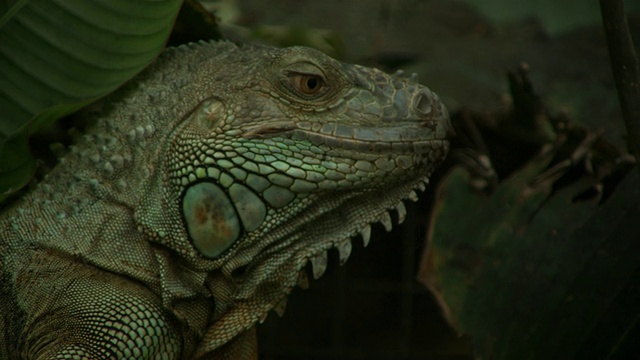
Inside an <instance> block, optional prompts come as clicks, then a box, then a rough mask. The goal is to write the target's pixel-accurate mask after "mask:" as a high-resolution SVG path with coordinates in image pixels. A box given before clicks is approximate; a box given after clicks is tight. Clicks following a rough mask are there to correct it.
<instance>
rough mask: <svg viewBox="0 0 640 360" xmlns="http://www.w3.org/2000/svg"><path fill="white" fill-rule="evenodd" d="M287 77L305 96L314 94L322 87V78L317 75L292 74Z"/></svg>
mask: <svg viewBox="0 0 640 360" xmlns="http://www.w3.org/2000/svg"><path fill="white" fill-rule="evenodd" d="M289 79H290V81H291V84H292V85H293V87H294V88H295V89H296V90H297V91H298V92H300V93H301V94H302V95H305V96H313V95H316V94H318V93H319V92H320V90H322V88H323V87H324V80H323V79H322V77H320V76H318V75H310V74H292V75H290V77H289Z"/></svg>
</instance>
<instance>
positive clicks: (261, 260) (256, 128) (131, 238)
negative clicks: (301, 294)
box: [0, 43, 449, 359]
mask: <svg viewBox="0 0 640 360" xmlns="http://www.w3.org/2000/svg"><path fill="white" fill-rule="evenodd" d="M83 116H84V117H85V118H88V119H91V120H95V121H93V124H92V125H91V126H90V127H89V128H88V130H87V132H86V135H83V136H82V137H81V138H80V139H78V141H77V143H76V144H75V145H73V146H72V147H71V148H70V150H69V152H68V154H66V155H65V156H64V157H63V158H62V159H60V164H59V165H58V166H56V167H55V168H54V169H53V170H52V171H51V173H49V174H48V175H47V177H46V178H45V179H44V180H43V181H42V182H41V183H40V184H38V185H37V186H36V188H35V189H34V190H33V191H31V192H30V193H29V194H27V195H25V196H24V197H23V198H21V199H20V200H19V201H17V202H16V203H14V204H12V206H11V207H10V208H9V209H7V210H6V211H5V212H4V213H3V214H2V217H1V218H0V222H1V224H0V254H1V257H0V266H1V267H0V276H1V281H2V282H1V284H0V358H3V359H4V358H11V359H13V358H28V359H64V358H90V359H111V358H135V359H191V358H215V359H236V358H251V357H254V356H255V346H254V345H255V338H254V331H253V327H254V325H255V323H256V322H257V321H260V320H261V319H263V318H264V317H265V316H266V314H267V312H268V311H269V310H271V309H275V310H276V311H282V310H283V308H284V301H285V300H286V296H287V294H288V293H289V292H290V291H291V290H292V288H293V287H294V286H295V285H296V284H303V283H304V282H305V279H306V278H305V275H304V274H305V270H304V269H303V267H304V266H305V265H306V264H307V263H308V262H311V263H312V265H313V270H312V273H313V276H314V277H318V276H320V275H321V274H322V272H323V271H324V268H325V266H326V250H327V249H329V248H331V247H337V248H338V250H339V253H340V259H341V261H346V259H347V258H348V256H349V253H350V250H351V242H350V241H351V240H350V238H351V237H352V236H354V235H356V234H358V233H360V234H362V236H363V237H364V239H365V242H367V241H368V238H369V234H370V227H369V224H370V223H373V222H378V221H381V222H382V223H383V224H384V225H385V226H387V227H389V226H391V225H390V218H389V214H388V209H393V208H395V209H397V210H398V211H399V213H400V217H403V216H404V206H403V205H402V200H403V199H405V198H411V199H413V198H415V196H416V195H415V192H414V191H413V189H414V188H423V187H424V185H425V183H426V182H427V181H428V176H429V175H430V173H431V171H432V170H433V168H434V167H435V166H436V165H437V164H438V163H439V162H441V161H442V160H443V159H444V157H445V154H446V151H447V148H448V142H447V141H445V140H444V139H445V138H446V136H447V132H448V130H449V121H448V117H447V113H446V110H445V108H444V107H443V105H442V104H441V103H440V101H439V100H438V98H437V96H436V95H434V94H433V93H431V92H430V91H429V90H428V89H427V88H425V87H423V86H421V85H419V84H417V83H416V82H415V81H414V80H410V79H407V78H405V77H402V76H401V75H395V76H389V75H386V74H384V73H382V72H380V71H378V70H375V69H369V68H364V67H360V66H357V65H348V64H342V63H340V62H337V61H335V60H333V59H331V58H329V57H327V56H326V55H324V54H321V53H319V52H317V51H315V50H311V49H307V48H288V49H274V48H267V47H254V46H244V47H240V48H238V47H236V46H235V45H232V44H230V43H210V44H198V45H190V46H185V47H181V48H177V49H172V50H169V51H167V52H166V53H165V54H164V55H163V56H162V57H161V58H160V59H159V60H158V61H157V62H156V63H155V64H154V65H152V66H151V67H150V68H149V69H148V70H146V71H145V72H144V73H143V74H141V75H140V76H138V77H137V78H136V79H134V80H133V81H132V82H131V83H130V84H128V85H127V86H125V88H123V89H121V90H120V91H118V92H117V93H116V94H114V95H113V96H111V97H110V98H108V99H106V100H105V101H103V102H102V103H101V104H99V105H96V106H94V107H93V108H92V109H90V110H87V111H85V113H84V114H83ZM74 356H77V357H74Z"/></svg>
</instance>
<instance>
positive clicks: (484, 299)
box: [421, 156, 640, 359]
mask: <svg viewBox="0 0 640 360" xmlns="http://www.w3.org/2000/svg"><path fill="white" fill-rule="evenodd" d="M547 160H548V157H546V156H541V157H539V158H537V159H535V160H534V161H532V162H531V163H529V164H527V165H526V166H525V167H523V168H522V169H521V170H520V171H518V172H516V173H515V174H514V175H513V176H512V177H511V178H509V179H507V180H506V181H505V182H503V183H501V184H500V186H499V187H498V188H497V189H496V191H495V192H494V193H493V194H491V196H487V195H485V194H481V193H478V192H477V191H475V190H474V189H473V188H472V186H471V182H470V176H469V174H468V173H467V172H466V171H465V170H463V169H461V168H458V169H456V170H454V171H453V172H452V173H451V174H450V175H448V176H447V177H446V179H445V180H444V181H443V182H442V183H441V186H440V188H439V189H438V200H437V206H436V209H435V214H434V222H433V226H434V228H433V230H432V234H431V238H430V249H431V254H430V260H429V262H430V265H429V267H430V269H429V270H430V271H429V273H426V274H424V273H423V274H421V278H422V279H423V281H426V282H427V285H428V286H429V287H430V288H431V289H432V290H435V295H436V297H437V298H438V299H439V300H440V301H441V303H442V304H443V305H444V306H445V310H446V312H447V313H448V314H449V317H450V320H451V322H452V323H453V324H455V326H456V327H457V328H458V329H459V330H460V331H463V332H466V333H468V334H470V335H471V336H472V338H473V339H474V345H475V347H476V348H477V350H478V353H479V354H480V355H481V356H482V357H483V358H491V359H551V358H554V359H573V358H597V359H607V358H616V357H617V358H625V356H627V355H630V354H632V353H633V352H634V351H638V345H637V343H636V342H634V339H633V335H634V334H635V335H637V334H638V333H639V332H640V327H639V325H638V323H639V321H638V320H639V319H640V305H639V304H640V285H639V283H638V279H640V270H639V269H640V242H639V241H638V239H640V227H639V226H638V219H640V187H639V186H638V184H639V183H640V176H639V174H638V173H637V172H635V171H634V172H631V173H629V174H628V175H626V177H625V178H624V179H623V180H622V181H621V182H620V184H619V185H618V186H617V188H616V189H615V192H614V193H613V194H612V195H611V196H610V197H609V198H608V199H607V200H606V201H605V202H604V203H600V202H599V201H598V199H597V198H596V199H591V200H589V201H585V200H581V201H577V199H581V197H579V195H581V194H584V191H585V190H587V189H592V188H593V187H594V185H596V184H597V181H596V180H595V179H593V178H591V177H589V176H584V177H582V178H580V179H579V180H576V181H574V182H573V183H571V184H569V185H566V186H563V187H562V188H560V189H554V188H553V186H552V185H553V181H552V180H551V179H549V180H545V181H542V182H540V181H539V178H536V175H537V174H539V173H540V171H541V170H543V166H541V165H544V164H545V163H546V161H547ZM634 344H635V345H634Z"/></svg>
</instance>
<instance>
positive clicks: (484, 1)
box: [460, 0, 640, 34]
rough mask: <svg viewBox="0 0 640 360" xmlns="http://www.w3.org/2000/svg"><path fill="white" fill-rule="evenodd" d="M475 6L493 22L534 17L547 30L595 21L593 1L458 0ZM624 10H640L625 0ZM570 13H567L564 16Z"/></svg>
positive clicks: (597, 15) (636, 3)
mask: <svg viewBox="0 0 640 360" xmlns="http://www.w3.org/2000/svg"><path fill="white" fill-rule="evenodd" d="M460 1H462V2H465V3H468V4H470V5H471V6H473V7H474V8H476V9H477V10H478V11H479V12H480V13H481V14H482V15H483V16H485V17H487V18H488V19H491V20H493V21H496V22H516V21H520V20H523V19H531V18H535V19H538V21H540V22H541V23H542V25H543V27H544V28H545V29H546V31H548V32H549V33H551V34H559V33H563V32H568V31H572V30H575V29H576V28H580V27H586V26H593V25H599V24H600V23H601V18H600V8H599V6H598V3H597V1H584V0H563V1H557V0H536V1H531V0H460ZM625 2H626V4H625V5H626V8H627V11H630V12H634V11H636V12H637V11H640V2H639V1H637V0H626V1H625ZM569 14H570V16H568V15H569Z"/></svg>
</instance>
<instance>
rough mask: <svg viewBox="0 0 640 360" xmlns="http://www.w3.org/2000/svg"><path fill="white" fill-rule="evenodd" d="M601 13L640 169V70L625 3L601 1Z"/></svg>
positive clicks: (624, 114) (619, 94)
mask: <svg viewBox="0 0 640 360" xmlns="http://www.w3.org/2000/svg"><path fill="white" fill-rule="evenodd" d="M600 11H601V13H602V22H603V24H604V31H605V35H606V37H607V45H608V46H609V57H610V58H611V67H612V69H613V77H614V79H615V81H616V88H617V89H618V98H619V99H620V107H621V108H622V117H623V118H624V122H625V125H626V127H627V136H628V139H627V140H628V148H629V152H630V153H631V154H633V155H634V156H635V157H636V164H638V166H640V67H639V65H638V57H637V55H636V51H635V49H634V46H633V42H632V40H631V34H630V33H629V24H628V23H627V17H626V14H625V11H624V2H623V0H600Z"/></svg>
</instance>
